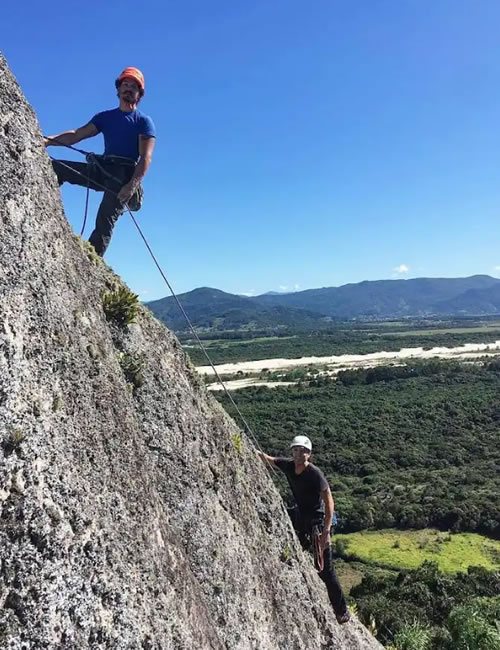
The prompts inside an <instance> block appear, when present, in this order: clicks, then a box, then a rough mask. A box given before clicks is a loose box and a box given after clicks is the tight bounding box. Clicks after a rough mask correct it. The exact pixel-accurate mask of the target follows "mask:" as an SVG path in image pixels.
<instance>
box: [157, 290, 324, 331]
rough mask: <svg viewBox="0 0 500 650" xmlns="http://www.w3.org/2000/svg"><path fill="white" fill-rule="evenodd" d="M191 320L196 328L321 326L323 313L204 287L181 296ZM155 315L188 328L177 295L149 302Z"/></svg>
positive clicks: (180, 326) (165, 321)
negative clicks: (266, 303) (265, 303)
mask: <svg viewBox="0 0 500 650" xmlns="http://www.w3.org/2000/svg"><path fill="white" fill-rule="evenodd" d="M179 300H180V302H181V304H182V306H183V307H184V309H185V310H186V311H187V313H188V316H189V318H190V320H191V322H192V323H193V324H194V325H195V326H196V327H201V328H215V329H220V330H230V329H240V328H247V327H251V328H256V329H262V328H268V327H293V328H300V329H309V328H311V327H317V326H318V325H319V324H320V323H321V321H322V320H324V317H323V315H322V314H318V313H314V312H311V311H306V310H305V309H300V308H296V307H286V306H282V305H261V304H259V303H258V302H256V301H253V300H252V299H251V298H247V297H246V296H236V295H234V294H232V293H226V292H225V291H220V290H219V289H211V288H209V287H200V288H199V289H194V290H193V291H189V292H188V293H183V294H181V295H180V296H179ZM147 306H148V307H149V308H150V309H151V311H152V312H153V314H154V315H155V316H156V317H157V318H159V319H160V320H161V321H163V322H164V323H165V324H166V325H168V327H171V328H172V329H174V330H176V331H179V330H184V329H186V321H185V320H184V317H183V315H182V314H181V312H180V310H179V307H178V305H177V303H176V302H175V300H174V298H172V297H168V298H161V299H160V300H154V301H152V302H149V303H147Z"/></svg>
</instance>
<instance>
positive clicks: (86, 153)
mask: <svg viewBox="0 0 500 650" xmlns="http://www.w3.org/2000/svg"><path fill="white" fill-rule="evenodd" d="M50 139H51V140H53V141H54V142H57V143H58V144H59V145H61V146H63V147H67V148H68V149H72V150H73V151H76V152H78V153H80V154H82V155H84V156H85V158H86V159H87V161H89V163H93V164H96V165H97V166H98V167H99V168H100V169H101V170H102V171H103V172H104V173H105V174H106V175H107V176H109V177H110V178H112V179H113V180H115V181H118V179H116V178H115V177H114V176H112V175H111V174H110V173H109V172H107V171H106V170H104V169H103V168H102V167H101V165H99V163H98V162H97V158H96V155H95V154H93V153H92V152H90V151H84V150H82V149H77V148H76V147H73V146H72V145H68V144H64V143H63V142H61V141H60V140H57V138H50ZM49 157H50V159H51V160H56V161H57V163H58V164H59V165H61V166H63V167H66V168H67V169H69V170H71V171H72V172H73V173H75V174H78V176H81V177H82V178H85V179H86V180H87V201H86V206H85V218H84V226H83V229H84V228H85V222H86V219H87V209H88V193H89V190H90V187H89V186H90V180H91V179H90V177H89V176H88V175H85V174H82V173H81V172H79V171H78V170H77V169H74V168H73V167H70V166H69V165H67V164H66V163H64V162H63V161H62V160H58V159H57V158H53V157H52V156H50V154H49ZM118 182H121V181H118ZM92 183H93V184H94V185H95V186H97V187H100V188H102V189H103V190H105V191H106V192H110V193H111V194H113V195H114V196H118V193H117V192H113V191H112V190H110V189H109V188H108V187H106V186H105V185H102V183H97V182H96V181H94V180H93V181H92ZM123 206H124V207H125V210H126V212H128V214H129V215H130V218H131V219H132V222H133V223H134V225H135V227H136V229H137V231H138V232H139V235H140V236H141V238H142V241H143V242H144V244H145V246H146V248H147V250H148V252H149V254H150V256H151V258H152V260H153V262H154V264H155V265H156V268H157V269H158V271H159V272H160V275H161V277H162V278H163V280H164V282H165V284H166V285H167V287H168V289H169V291H170V293H171V294H172V297H173V298H174V300H175V302H176V304H177V306H178V308H179V310H180V311H181V313H182V315H183V317H184V319H185V320H186V323H187V324H188V327H189V329H190V331H191V333H192V334H193V336H194V338H195V340H196V342H197V343H198V345H199V347H200V349H201V350H202V352H203V354H204V355H205V357H206V359H207V361H208V363H209V365H210V367H211V368H212V370H213V372H214V375H215V377H216V378H217V381H218V382H219V383H220V385H221V386H222V388H223V390H224V392H225V394H226V396H227V398H228V399H229V401H230V402H231V405H232V406H233V408H234V410H235V411H236V413H237V414H238V416H239V418H240V420H241V422H242V423H243V425H244V428H245V429H246V432H247V434H248V435H249V437H250V439H251V440H252V442H253V444H254V446H255V447H256V448H257V449H258V450H259V451H260V452H262V449H261V447H260V445H259V443H258V441H257V438H256V437H255V435H254V433H253V431H252V429H251V427H250V425H249V424H248V422H247V420H246V418H245V417H244V416H243V414H242V412H241V411H240V409H239V408H238V406H237V404H236V402H235V401H234V399H233V397H232V395H231V393H230V392H229V390H228V389H227V386H226V384H225V383H224V380H223V379H222V377H221V376H220V374H219V372H218V371H217V368H216V367H215V365H214V363H213V361H212V359H211V358H210V355H209V354H208V352H207V349H206V347H205V346H204V345H203V343H202V341H201V339H200V337H199V336H198V333H197V332H196V329H195V327H194V325H193V324H192V323H191V320H190V318H189V316H188V315H187V313H186V311H185V309H184V307H183V306H182V304H181V302H180V300H179V298H178V297H177V294H176V293H175V291H174V289H173V287H172V285H171V284H170V282H169V280H168V278H167V276H166V274H165V272H164V271H163V269H162V267H161V266H160V263H159V262H158V260H157V258H156V255H155V254H154V253H153V250H152V249H151V246H150V245H149V242H148V240H147V239H146V236H145V235H144V233H143V232H142V229H141V227H140V226H139V224H138V223H137V220H136V219H135V217H134V215H133V214H132V212H131V210H130V208H129V207H128V204H127V203H123ZM83 229H82V233H83ZM265 464H266V466H268V467H270V468H271V469H272V470H273V471H275V472H276V473H278V470H277V469H276V467H274V465H273V464H271V463H269V462H266V463H265Z"/></svg>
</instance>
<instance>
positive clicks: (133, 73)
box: [115, 68, 144, 95]
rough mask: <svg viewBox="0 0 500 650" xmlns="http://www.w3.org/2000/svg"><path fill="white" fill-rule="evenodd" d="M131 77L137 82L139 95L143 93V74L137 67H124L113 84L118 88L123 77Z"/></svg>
mask: <svg viewBox="0 0 500 650" xmlns="http://www.w3.org/2000/svg"><path fill="white" fill-rule="evenodd" d="M127 77H128V78H129V79H133V80H134V81H136V82H137V85H138V86H139V90H140V91H141V95H143V94H144V75H143V74H142V72H141V71H140V70H139V69H138V68H125V70H124V71H123V72H122V73H121V74H120V76H119V77H118V79H117V80H116V81H115V86H116V87H117V88H119V86H120V84H121V82H122V81H123V80H124V79H125V78H127Z"/></svg>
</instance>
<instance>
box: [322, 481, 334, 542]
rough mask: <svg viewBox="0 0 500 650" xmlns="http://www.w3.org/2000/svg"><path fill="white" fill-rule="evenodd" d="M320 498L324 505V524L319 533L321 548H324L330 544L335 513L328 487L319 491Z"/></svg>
mask: <svg viewBox="0 0 500 650" xmlns="http://www.w3.org/2000/svg"><path fill="white" fill-rule="evenodd" d="M321 498H322V499H323V503H324V504H325V524H324V526H323V532H322V533H321V540H322V546H323V548H326V546H328V544H329V543H330V528H331V527H332V521H333V513H334V512H335V504H334V501H333V497H332V493H331V492H330V488H329V487H327V488H325V489H324V490H322V491H321Z"/></svg>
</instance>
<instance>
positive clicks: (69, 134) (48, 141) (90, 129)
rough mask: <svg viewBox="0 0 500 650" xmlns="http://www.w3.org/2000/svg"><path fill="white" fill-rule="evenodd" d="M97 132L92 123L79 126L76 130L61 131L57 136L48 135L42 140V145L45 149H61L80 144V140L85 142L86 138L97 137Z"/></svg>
mask: <svg viewBox="0 0 500 650" xmlns="http://www.w3.org/2000/svg"><path fill="white" fill-rule="evenodd" d="M98 133H99V131H98V130H97V127H96V125H95V124H93V123H92V122H89V123H88V124H85V125H84V126H81V127H80V128H78V129H73V130H71V131H63V132H62V133H59V134H58V135H49V136H48V137H46V138H44V139H43V141H44V144H45V146H46V147H63V146H64V145H67V144H69V145H70V146H71V145H73V144H76V143H77V142H80V141H81V140H86V139H87V138H93V137H94V136H95V135H97V134H98Z"/></svg>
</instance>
